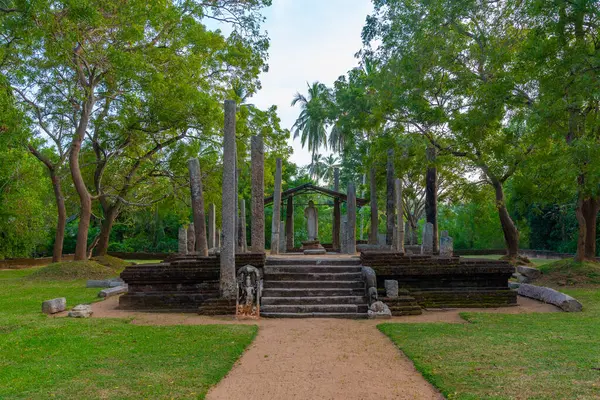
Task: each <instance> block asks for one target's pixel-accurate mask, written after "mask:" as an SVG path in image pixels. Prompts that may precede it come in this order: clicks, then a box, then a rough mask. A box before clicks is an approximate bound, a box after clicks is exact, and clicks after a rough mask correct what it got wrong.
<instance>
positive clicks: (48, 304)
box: [42, 297, 67, 314]
mask: <svg viewBox="0 0 600 400" xmlns="http://www.w3.org/2000/svg"><path fill="white" fill-rule="evenodd" d="M66 309H67V299H66V298H64V297H58V298H56V299H52V300H46V301H44V302H43V303H42V312H43V313H44V314H56V313H59V312H61V311H65V310H66Z"/></svg>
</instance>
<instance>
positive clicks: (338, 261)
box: [265, 256, 360, 266]
mask: <svg viewBox="0 0 600 400" xmlns="http://www.w3.org/2000/svg"><path fill="white" fill-rule="evenodd" d="M265 265H266V266H272V265H360V257H358V256H357V257H343V258H323V257H321V258H319V257H315V258H313V257H311V258H308V257H297V258H290V257H285V258H284V257H267V261H266V264H265Z"/></svg>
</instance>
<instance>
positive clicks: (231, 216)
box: [220, 100, 237, 299]
mask: <svg viewBox="0 0 600 400" xmlns="http://www.w3.org/2000/svg"><path fill="white" fill-rule="evenodd" d="M235 112H236V104H235V101H233V100H225V130H224V135H223V198H222V211H221V219H222V228H223V243H222V244H221V256H220V267H221V281H220V289H221V297H223V298H226V299H235V298H236V297H237V285H236V278H235V209H236V207H235V197H236V184H235V183H236V179H235V159H236V145H235Z"/></svg>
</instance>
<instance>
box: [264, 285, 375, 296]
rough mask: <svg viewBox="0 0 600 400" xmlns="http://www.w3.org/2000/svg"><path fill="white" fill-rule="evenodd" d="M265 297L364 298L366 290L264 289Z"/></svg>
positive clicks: (362, 288)
mask: <svg viewBox="0 0 600 400" xmlns="http://www.w3.org/2000/svg"><path fill="white" fill-rule="evenodd" d="M262 295H263V297H320V296H364V295H365V289H364V287H361V288H350V289H347V288H320V289H315V288H291V289H287V288H286V289H263V292H262Z"/></svg>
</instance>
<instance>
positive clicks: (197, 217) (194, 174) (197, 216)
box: [188, 158, 208, 257]
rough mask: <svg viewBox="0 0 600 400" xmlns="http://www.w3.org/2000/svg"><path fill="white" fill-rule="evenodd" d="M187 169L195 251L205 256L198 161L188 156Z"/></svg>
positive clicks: (202, 203) (204, 227)
mask: <svg viewBox="0 0 600 400" xmlns="http://www.w3.org/2000/svg"><path fill="white" fill-rule="evenodd" d="M188 170H189V172H190V191H191V193H192V214H193V216H194V227H195V229H196V252H198V255H200V256H203V257H206V256H208V244H207V242H206V218H205V215H204V194H203V193H202V176H201V173H200V161H198V159H197V158H190V159H189V160H188Z"/></svg>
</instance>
